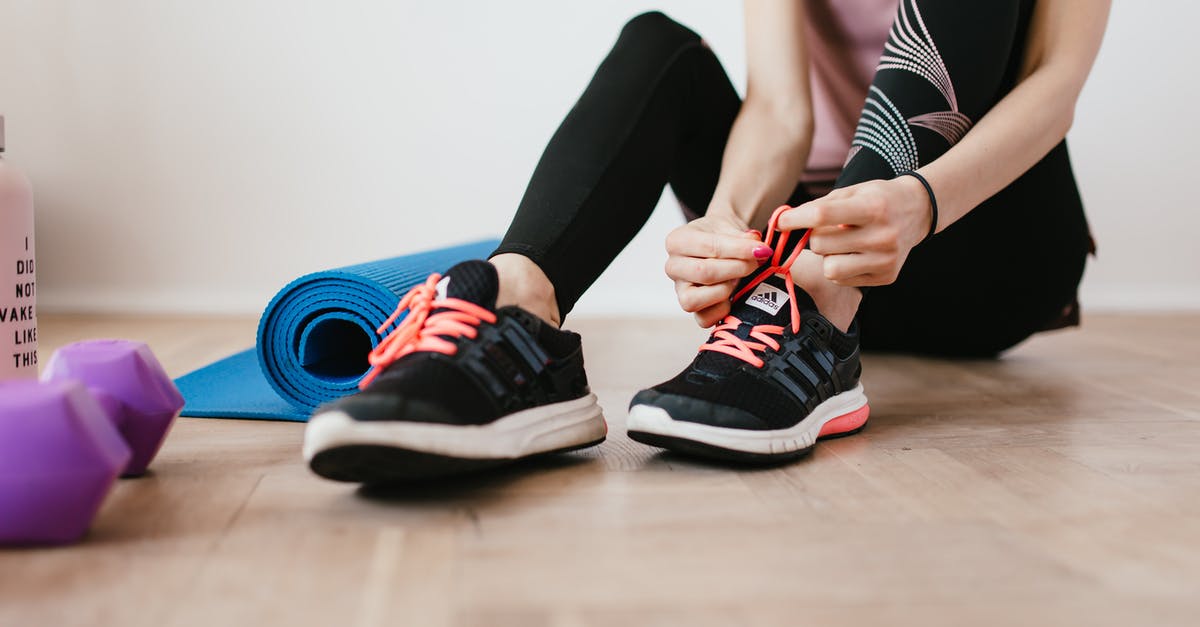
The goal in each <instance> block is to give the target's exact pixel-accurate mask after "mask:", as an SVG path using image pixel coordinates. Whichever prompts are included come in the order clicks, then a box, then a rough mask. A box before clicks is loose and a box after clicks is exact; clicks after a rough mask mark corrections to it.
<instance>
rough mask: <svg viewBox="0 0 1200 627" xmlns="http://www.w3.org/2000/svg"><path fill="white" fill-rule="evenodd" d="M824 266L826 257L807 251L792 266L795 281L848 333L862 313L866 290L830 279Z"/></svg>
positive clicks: (834, 322)
mask: <svg viewBox="0 0 1200 627" xmlns="http://www.w3.org/2000/svg"><path fill="white" fill-rule="evenodd" d="M822 266H823V259H822V257H821V256H820V255H817V254H816V253H813V252H812V251H808V250H806V251H804V252H803V253H801V255H800V257H799V258H798V259H797V260H796V263H795V264H793V265H792V280H793V281H795V283H796V287H799V288H801V289H803V290H804V291H805V293H807V294H808V295H809V297H810V298H812V299H813V302H814V303H816V305H817V311H820V312H821V315H822V316H825V318H826V319H828V320H829V321H830V322H832V323H833V325H834V326H836V327H837V328H839V329H841V330H842V331H843V332H845V331H847V330H848V329H849V328H850V324H851V323H853V322H854V316H855V315H857V314H858V306H859V305H860V304H861V303H862V298H863V294H862V290H860V289H858V288H857V287H848V286H845V285H838V284H837V283H834V282H832V281H830V280H829V279H826V278H825V272H824V269H823V268H822Z"/></svg>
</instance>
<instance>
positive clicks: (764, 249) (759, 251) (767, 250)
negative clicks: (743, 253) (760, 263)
mask: <svg viewBox="0 0 1200 627" xmlns="http://www.w3.org/2000/svg"><path fill="white" fill-rule="evenodd" d="M774 252H775V251H773V250H771V247H770V246H762V245H759V246H756V247H755V248H754V258H755V259H758V260H762V259H766V258H767V257H770V256H771V255H772V254H773V253H774Z"/></svg>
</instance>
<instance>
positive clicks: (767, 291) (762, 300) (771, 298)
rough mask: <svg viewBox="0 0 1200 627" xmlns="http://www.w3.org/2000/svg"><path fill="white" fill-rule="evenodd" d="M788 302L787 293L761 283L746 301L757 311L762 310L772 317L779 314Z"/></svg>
mask: <svg viewBox="0 0 1200 627" xmlns="http://www.w3.org/2000/svg"><path fill="white" fill-rule="evenodd" d="M787 302H788V294H787V292H785V291H783V290H781V289H779V288H777V287H775V286H774V285H768V284H767V283H759V284H758V287H756V288H754V291H753V292H751V293H750V297H749V298H747V299H746V304H747V305H750V306H751V307H754V308H756V309H761V310H763V311H765V312H767V313H769V314H771V315H772V316H773V315H775V314H777V313H779V310H780V309H782V308H783V306H784V305H786V304H787Z"/></svg>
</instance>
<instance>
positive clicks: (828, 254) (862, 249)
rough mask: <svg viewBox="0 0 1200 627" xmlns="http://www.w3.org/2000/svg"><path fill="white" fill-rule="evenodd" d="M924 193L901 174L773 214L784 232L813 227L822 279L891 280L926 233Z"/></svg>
mask: <svg viewBox="0 0 1200 627" xmlns="http://www.w3.org/2000/svg"><path fill="white" fill-rule="evenodd" d="M931 218H932V216H931V214H930V206H929V195H928V194H927V193H926V192H925V188H924V187H923V186H922V185H921V183H920V181H918V180H917V179H915V178H913V177H911V176H901V177H898V178H895V179H892V180H889V181H867V182H865V183H859V184H858V185H852V186H850V187H843V188H841V189H835V190H833V191H832V192H830V193H829V194H828V195H827V196H825V197H824V198H820V199H818V200H814V201H811V202H807V203H804V204H803V205H800V206H799V207H796V208H794V209H792V210H790V211H786V212H784V213H783V214H782V215H781V216H779V224H778V227H779V228H780V229H782V230H785V231H791V230H796V229H805V228H811V229H813V234H812V237H811V239H809V248H811V249H812V251H813V252H814V253H817V254H818V255H821V256H823V257H824V264H823V268H824V273H825V278H827V279H829V280H830V281H832V282H834V283H837V284H838V285H847V286H856V287H861V286H867V285H887V284H889V283H892V282H893V281H895V280H896V277H897V276H898V275H899V274H900V268H901V266H903V265H904V260H905V259H907V258H908V252H909V251H910V250H912V248H913V247H914V246H916V245H917V244H919V243H920V242H921V240H923V239H925V235H926V234H928V233H929V220H930V219H931Z"/></svg>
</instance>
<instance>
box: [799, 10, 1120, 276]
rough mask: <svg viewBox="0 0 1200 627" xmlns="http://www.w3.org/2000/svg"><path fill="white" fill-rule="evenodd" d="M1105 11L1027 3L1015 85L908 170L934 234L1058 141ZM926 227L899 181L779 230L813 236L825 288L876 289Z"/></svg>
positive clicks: (862, 188)
mask: <svg viewBox="0 0 1200 627" xmlns="http://www.w3.org/2000/svg"><path fill="white" fill-rule="evenodd" d="M1109 6H1110V1H1109V0H1043V1H1041V2H1038V3H1037V7H1036V8H1035V10H1034V11H1035V12H1034V15H1033V19H1032V22H1031V24H1030V33H1029V38H1028V41H1027V44H1026V55H1025V62H1024V68H1023V69H1022V78H1021V80H1020V82H1019V83H1018V84H1017V86H1016V87H1015V88H1014V89H1013V90H1012V91H1011V92H1009V93H1008V94H1007V95H1006V96H1005V97H1004V98H1003V99H1001V100H1000V102H999V103H997V104H996V106H995V107H993V108H992V109H991V111H989V112H988V113H987V114H986V115H984V116H983V118H982V119H980V120H979V122H978V123H977V124H976V125H975V126H974V127H973V128H972V129H971V130H970V131H969V132H968V133H967V134H966V135H965V136H964V137H963V139H962V141H960V142H959V143H958V144H956V145H955V146H954V147H952V148H951V149H950V150H948V151H947V152H946V153H945V154H944V155H942V156H941V157H939V158H938V159H935V160H934V161H932V162H930V163H929V164H927V165H925V166H924V167H922V168H920V169H919V170H918V172H920V173H921V174H922V175H923V176H925V178H926V179H928V181H929V183H930V185H931V186H932V187H933V189H934V192H935V195H936V196H937V200H938V209H939V218H938V224H937V230H939V231H940V230H942V229H945V228H946V227H947V226H949V225H950V224H953V223H954V222H955V221H957V220H958V219H960V218H962V217H963V216H964V215H966V214H967V213H968V212H969V211H971V210H972V209H973V208H975V207H976V206H978V205H979V204H980V203H982V202H983V201H984V200H987V199H988V198H990V197H991V196H992V195H994V194H995V193H996V192H999V191H1000V190H1001V189H1003V188H1004V187H1006V186H1007V185H1008V184H1010V183H1012V182H1013V181H1015V180H1016V179H1017V178H1018V177H1020V176H1021V175H1022V174H1023V173H1025V172H1026V171H1027V170H1028V169H1029V168H1031V167H1033V165H1034V164H1036V163H1037V162H1038V161H1039V160H1040V159H1042V157H1044V156H1045V155H1046V153H1048V152H1049V151H1050V149H1052V148H1053V147H1054V146H1056V145H1058V143H1059V142H1060V141H1062V139H1063V138H1064V137H1065V136H1066V134H1067V130H1068V129H1069V128H1070V127H1071V122H1072V119H1073V118H1074V112H1075V103H1076V101H1077V100H1078V99H1079V93H1080V91H1081V90H1082V89H1083V85H1084V82H1085V81H1086V79H1087V76H1088V73H1089V72H1090V71H1091V68H1092V63H1093V62H1094V61H1095V58H1096V54H1097V53H1098V52H1099V49H1100V41H1101V39H1102V38H1103V35H1104V28H1105V25H1106V23H1107V21H1108V11H1109ZM929 218H930V208H929V199H928V196H927V195H926V192H925V189H924V188H923V187H922V186H921V184H920V183H919V182H918V181H917V180H916V179H914V178H913V177H908V176H903V177H900V178H897V179H893V180H890V181H869V182H866V183H861V184H859V185H854V186H851V187H847V188H844V189H841V190H836V191H835V192H834V193H832V194H830V195H829V196H826V197H825V198H823V199H820V200H817V201H813V202H810V203H806V204H804V205H802V206H800V207H798V208H796V209H794V210H792V211H789V212H787V213H786V214H784V216H782V217H781V218H780V226H781V227H782V228H787V229H798V228H809V227H811V228H814V229H815V230H814V232H813V237H812V240H811V246H812V249H813V251H814V252H816V253H817V254H820V255H824V256H825V262H824V265H825V267H824V270H825V276H826V277H827V278H829V279H830V280H832V281H834V282H836V283H839V284H842V285H859V286H862V285H885V284H888V283H891V282H892V281H894V280H895V279H896V276H897V275H898V274H899V271H900V267H901V265H902V264H903V263H904V260H905V259H906V258H907V256H908V251H909V250H911V249H912V247H913V246H915V245H916V244H918V243H920V241H921V240H922V239H923V238H924V237H925V234H926V233H927V232H928V231H929ZM842 225H850V226H851V227H852V228H846V227H845V226H842Z"/></svg>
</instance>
